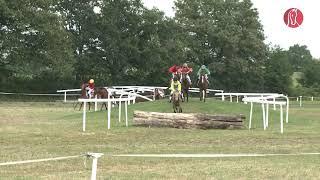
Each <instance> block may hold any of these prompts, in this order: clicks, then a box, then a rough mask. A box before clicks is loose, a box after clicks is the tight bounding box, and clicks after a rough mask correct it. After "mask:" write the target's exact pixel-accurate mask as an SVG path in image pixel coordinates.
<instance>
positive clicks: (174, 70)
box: [169, 65, 180, 81]
mask: <svg viewBox="0 0 320 180" xmlns="http://www.w3.org/2000/svg"><path fill="white" fill-rule="evenodd" d="M179 71H180V67H179V66H177V65H173V66H171V67H170V68H169V72H170V73H171V74H172V77H171V81H172V79H173V78H174V77H175V76H176V75H177V74H178V73H179Z"/></svg>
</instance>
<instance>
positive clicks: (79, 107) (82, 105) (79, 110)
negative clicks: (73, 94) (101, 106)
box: [79, 102, 83, 111]
mask: <svg viewBox="0 0 320 180" xmlns="http://www.w3.org/2000/svg"><path fill="white" fill-rule="evenodd" d="M82 106H83V102H81V104H80V107H79V111H80V110H81V108H82Z"/></svg>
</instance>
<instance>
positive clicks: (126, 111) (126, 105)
mask: <svg viewBox="0 0 320 180" xmlns="http://www.w3.org/2000/svg"><path fill="white" fill-rule="evenodd" d="M125 114H126V126H127V127H128V104H127V101H125Z"/></svg>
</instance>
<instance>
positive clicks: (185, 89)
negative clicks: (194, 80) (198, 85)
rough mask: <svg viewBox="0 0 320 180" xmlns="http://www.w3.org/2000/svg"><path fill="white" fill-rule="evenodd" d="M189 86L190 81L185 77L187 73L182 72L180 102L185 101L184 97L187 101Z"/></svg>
mask: <svg viewBox="0 0 320 180" xmlns="http://www.w3.org/2000/svg"><path fill="white" fill-rule="evenodd" d="M189 88H190V83H189V81H188V79H187V74H182V75H181V89H182V102H184V101H185V99H186V97H187V102H188V101H189Z"/></svg>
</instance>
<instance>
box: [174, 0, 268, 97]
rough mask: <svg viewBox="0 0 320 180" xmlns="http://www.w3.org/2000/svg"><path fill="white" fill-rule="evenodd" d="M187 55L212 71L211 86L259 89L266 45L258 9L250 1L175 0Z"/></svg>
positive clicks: (231, 88)
mask: <svg viewBox="0 0 320 180" xmlns="http://www.w3.org/2000/svg"><path fill="white" fill-rule="evenodd" d="M175 4H176V9H177V12H176V19H177V21H178V23H179V24H180V26H181V27H182V28H183V31H184V37H185V39H184V40H185V41H184V42H185V46H186V47H185V49H187V52H186V54H187V55H186V56H187V57H189V59H188V60H189V61H192V62H194V63H195V64H197V65H200V64H206V65H208V66H209V68H210V69H211V70H212V71H213V73H212V76H211V77H212V79H213V80H211V82H212V83H211V87H215V88H222V89H225V90H235V91H246V90H259V89H260V87H261V84H259V82H261V78H262V74H261V66H263V63H264V60H265V58H266V46H265V44H264V43H263V40H264V36H263V30H262V26H261V24H260V22H259V20H258V12H257V10H256V9H254V8H252V3H251V2H250V0H244V1H238V0H232V1H224V0H214V1H212V0H202V1H200V0H195V1H194V0H177V1H176V3H175Z"/></svg>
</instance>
